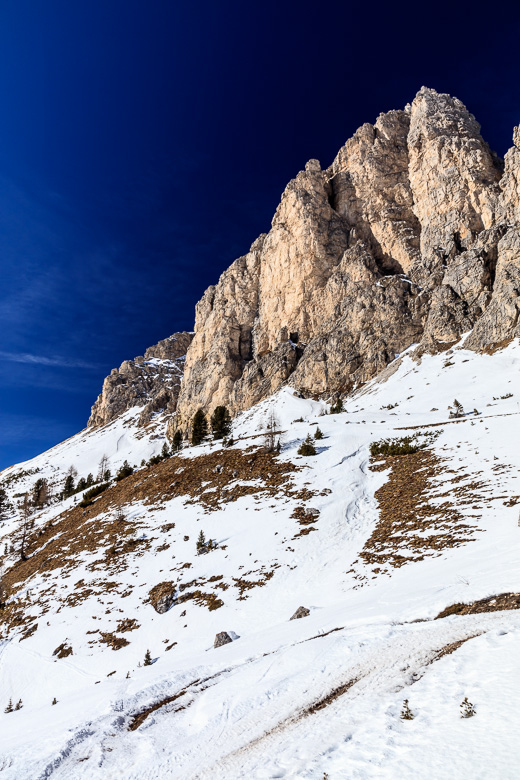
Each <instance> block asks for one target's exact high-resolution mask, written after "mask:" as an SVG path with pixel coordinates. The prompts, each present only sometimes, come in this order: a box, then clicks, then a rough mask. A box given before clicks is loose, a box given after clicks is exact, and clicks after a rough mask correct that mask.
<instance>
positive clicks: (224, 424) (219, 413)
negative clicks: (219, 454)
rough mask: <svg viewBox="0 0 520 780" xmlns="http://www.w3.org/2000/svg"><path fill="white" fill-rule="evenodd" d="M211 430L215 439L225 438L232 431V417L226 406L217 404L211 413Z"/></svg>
mask: <svg viewBox="0 0 520 780" xmlns="http://www.w3.org/2000/svg"><path fill="white" fill-rule="evenodd" d="M211 430H212V433H213V438H214V439H225V438H226V436H229V434H230V432H231V417H230V416H229V411H228V409H227V407H226V406H217V407H216V408H215V411H214V412H213V414H212V415H211Z"/></svg>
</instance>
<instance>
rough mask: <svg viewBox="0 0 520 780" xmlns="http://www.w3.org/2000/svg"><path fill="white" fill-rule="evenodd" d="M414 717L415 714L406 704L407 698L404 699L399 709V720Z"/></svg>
mask: <svg viewBox="0 0 520 780" xmlns="http://www.w3.org/2000/svg"><path fill="white" fill-rule="evenodd" d="M414 718H415V715H414V713H413V712H412V710H411V709H410V707H409V705H408V699H405V700H404V702H403V708H402V710H401V720H413V719H414Z"/></svg>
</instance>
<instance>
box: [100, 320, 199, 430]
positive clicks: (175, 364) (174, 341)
mask: <svg viewBox="0 0 520 780" xmlns="http://www.w3.org/2000/svg"><path fill="white" fill-rule="evenodd" d="M192 338H193V334H192V333H186V332H182V333H174V334H173V336H170V337H169V338H166V339H163V340H162V341H159V342H158V343H157V344H155V345H154V346H152V347H148V349H147V350H146V352H145V354H144V356H142V355H140V356H139V357H136V358H134V360H124V361H123V363H121V365H120V367H119V368H113V369H112V371H111V373H110V374H109V375H108V376H107V377H106V379H105V381H104V382H103V389H102V391H101V393H100V395H99V396H98V398H97V400H96V402H95V404H94V405H93V407H92V412H91V415H90V419H89V421H88V423H87V425H88V427H91V428H92V427H98V426H100V425H106V423H109V422H111V421H112V420H114V419H115V418H116V417H119V416H120V415H121V414H123V413H124V412H126V411H127V410H128V409H131V408H133V407H135V406H137V407H142V411H141V413H140V416H139V422H140V424H141V425H144V424H146V423H147V422H149V421H150V420H151V418H152V416H153V414H154V413H156V412H161V411H168V412H173V411H174V410H175V406H176V403H177V397H178V395H179V390H180V384H181V379H182V375H183V371H184V361H185V358H186V352H187V351H188V347H189V345H190V344H191V340H192Z"/></svg>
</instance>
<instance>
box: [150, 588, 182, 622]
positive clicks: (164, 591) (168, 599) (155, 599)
mask: <svg viewBox="0 0 520 780" xmlns="http://www.w3.org/2000/svg"><path fill="white" fill-rule="evenodd" d="M176 592H177V589H176V587H175V585H174V584H173V582H160V583H159V584H158V585H154V587H153V588H152V589H151V590H150V592H149V594H148V597H149V600H150V604H151V605H152V607H153V608H154V609H155V611H156V612H158V613H159V615H163V614H164V613H165V612H168V610H169V609H170V607H172V606H173V604H174V602H175V596H176Z"/></svg>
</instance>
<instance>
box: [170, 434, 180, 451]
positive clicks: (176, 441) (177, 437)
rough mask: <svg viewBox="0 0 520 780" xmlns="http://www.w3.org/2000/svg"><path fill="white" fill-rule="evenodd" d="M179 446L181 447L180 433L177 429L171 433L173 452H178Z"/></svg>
mask: <svg viewBox="0 0 520 780" xmlns="http://www.w3.org/2000/svg"><path fill="white" fill-rule="evenodd" d="M181 447H182V433H181V432H180V431H179V430H177V431H175V433H174V434H173V439H172V450H175V452H178V451H179V450H180V448H181Z"/></svg>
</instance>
